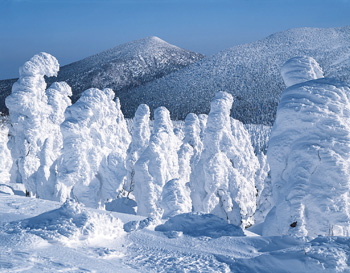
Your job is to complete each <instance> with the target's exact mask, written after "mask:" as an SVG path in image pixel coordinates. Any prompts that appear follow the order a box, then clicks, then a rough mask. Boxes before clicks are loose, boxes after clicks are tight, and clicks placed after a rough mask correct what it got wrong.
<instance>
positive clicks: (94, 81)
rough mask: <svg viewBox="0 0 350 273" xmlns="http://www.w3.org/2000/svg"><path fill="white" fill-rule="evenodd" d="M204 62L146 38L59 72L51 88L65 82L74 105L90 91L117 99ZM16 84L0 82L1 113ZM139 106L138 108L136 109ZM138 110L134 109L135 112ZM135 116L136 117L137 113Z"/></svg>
mask: <svg viewBox="0 0 350 273" xmlns="http://www.w3.org/2000/svg"><path fill="white" fill-rule="evenodd" d="M202 58H203V55H201V54H199V53H195V52H191V51H188V50H185V49H181V48H179V47H177V46H174V45H171V44H168V43H167V42H165V41H163V40H161V39H159V38H158V37H147V38H144V39H140V40H136V41H132V42H129V43H126V44H122V45H119V46H117V47H114V48H111V49H108V50H106V51H103V52H101V53H99V54H96V55H93V56H90V57H87V58H85V59H83V60H81V61H77V62H74V63H71V64H68V65H65V66H62V67H61V68H60V71H59V73H58V76H57V78H48V79H47V82H48V84H51V83H53V82H55V81H66V82H67V83H68V84H69V85H70V86H71V87H72V90H73V97H72V101H73V102H75V101H76V100H77V99H78V98H79V97H80V94H81V93H82V92H83V91H84V90H86V89H89V88H92V87H94V88H99V89H103V88H107V87H108V88H112V89H113V90H114V91H115V92H116V93H117V96H119V95H120V94H124V95H126V96H127V93H128V90H129V89H131V88H133V87H136V86H139V85H142V84H144V83H146V82H149V81H152V80H154V79H157V78H160V77H163V76H164V75H167V74H169V73H171V72H174V71H176V70H179V69H181V68H183V67H185V66H187V65H189V64H192V63H194V62H196V61H198V60H200V59H202ZM14 81H15V80H3V81H0V111H2V112H4V111H5V112H6V110H5V105H4V102H3V101H4V99H5V97H6V96H8V95H9V94H10V92H11V86H12V84H13V82H14ZM137 106H138V105H137ZM135 110H136V109H134V112H135ZM134 112H133V113H134Z"/></svg>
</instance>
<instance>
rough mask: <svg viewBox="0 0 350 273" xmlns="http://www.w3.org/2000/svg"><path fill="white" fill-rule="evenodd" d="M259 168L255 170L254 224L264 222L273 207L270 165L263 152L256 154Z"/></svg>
mask: <svg viewBox="0 0 350 273" xmlns="http://www.w3.org/2000/svg"><path fill="white" fill-rule="evenodd" d="M258 159H259V163H260V169H259V170H258V171H257V174H256V179H255V186H256V189H257V191H258V195H257V200H256V211H255V215H254V222H255V224H259V223H262V222H264V220H265V217H266V215H267V214H268V212H269V211H270V210H271V208H272V207H273V198H272V186H271V177H270V176H269V171H270V166H269V164H268V162H267V156H266V155H265V154H264V153H260V154H258Z"/></svg>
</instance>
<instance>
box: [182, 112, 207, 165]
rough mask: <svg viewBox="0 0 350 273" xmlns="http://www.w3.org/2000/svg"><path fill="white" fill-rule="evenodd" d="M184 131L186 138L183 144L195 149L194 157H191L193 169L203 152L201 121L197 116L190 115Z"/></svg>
mask: <svg viewBox="0 0 350 273" xmlns="http://www.w3.org/2000/svg"><path fill="white" fill-rule="evenodd" d="M184 131H185V138H184V140H183V142H184V143H188V144H189V145H191V147H192V148H193V156H192V157H191V169H193V168H194V166H195V165H197V163H198V161H199V159H200V155H201V153H202V151H203V143H202V140H201V137H200V134H201V126H200V120H199V118H198V116H197V115H196V114H193V113H190V114H188V115H187V116H186V119H185V128H184Z"/></svg>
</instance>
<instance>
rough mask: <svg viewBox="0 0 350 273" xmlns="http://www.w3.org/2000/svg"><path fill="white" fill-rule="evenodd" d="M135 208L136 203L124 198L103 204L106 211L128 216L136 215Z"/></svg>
mask: <svg viewBox="0 0 350 273" xmlns="http://www.w3.org/2000/svg"><path fill="white" fill-rule="evenodd" d="M136 207H137V204H136V202H135V201H134V200H132V199H129V198H126V197H119V198H117V199H114V200H112V201H109V202H106V203H105V208H106V210H108V211H116V212H122V213H128V214H136V211H135V208H136Z"/></svg>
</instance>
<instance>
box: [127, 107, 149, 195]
mask: <svg viewBox="0 0 350 273" xmlns="http://www.w3.org/2000/svg"><path fill="white" fill-rule="evenodd" d="M149 118H150V111H149V107H148V106H147V105H146V104H141V105H139V107H138V108H137V110H136V113H135V117H134V120H133V128H132V139H131V143H130V145H129V148H128V151H127V157H126V169H127V179H126V183H125V185H124V190H125V191H126V192H127V193H130V192H132V191H133V188H134V183H133V180H134V175H135V169H134V165H135V163H136V161H137V160H138V159H139V157H140V155H141V154H142V153H143V152H144V150H145V149H146V148H147V146H148V144H149V139H150V136H151V129H150V124H149V121H150V120H149Z"/></svg>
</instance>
